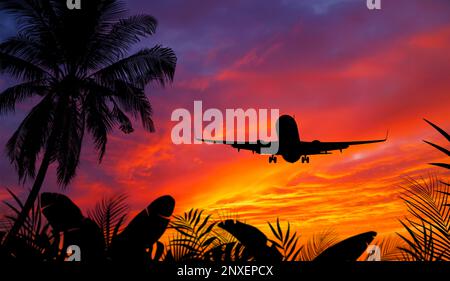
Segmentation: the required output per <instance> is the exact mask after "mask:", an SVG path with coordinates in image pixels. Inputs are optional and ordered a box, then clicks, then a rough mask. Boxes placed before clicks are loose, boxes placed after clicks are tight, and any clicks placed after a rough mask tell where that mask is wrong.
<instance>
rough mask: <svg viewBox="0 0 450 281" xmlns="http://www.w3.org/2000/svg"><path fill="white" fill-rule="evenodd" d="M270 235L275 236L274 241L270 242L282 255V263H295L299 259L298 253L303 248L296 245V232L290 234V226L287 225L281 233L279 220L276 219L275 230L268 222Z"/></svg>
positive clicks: (297, 238)
mask: <svg viewBox="0 0 450 281" xmlns="http://www.w3.org/2000/svg"><path fill="white" fill-rule="evenodd" d="M268 224H269V227H270V230H271V231H272V234H273V235H274V236H275V238H276V241H274V240H271V241H272V243H274V244H275V246H276V247H277V248H278V249H279V250H280V251H281V254H282V255H283V261H297V260H298V258H299V257H300V256H299V254H300V251H301V250H302V248H303V246H300V244H299V243H298V240H299V237H298V236H297V232H291V225H290V223H289V222H288V223H287V229H286V231H285V232H283V230H282V227H281V224H280V220H279V219H278V218H277V222H276V229H275V227H274V226H272V224H271V223H270V222H268Z"/></svg>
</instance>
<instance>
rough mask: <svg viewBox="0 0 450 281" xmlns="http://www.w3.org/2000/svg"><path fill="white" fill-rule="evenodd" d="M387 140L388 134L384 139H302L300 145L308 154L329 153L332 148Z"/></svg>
mask: <svg viewBox="0 0 450 281" xmlns="http://www.w3.org/2000/svg"><path fill="white" fill-rule="evenodd" d="M386 140H387V134H386V137H385V138H384V139H378V140H364V141H342V142H321V141H318V140H315V141H312V142H305V141H301V142H300V146H301V148H302V150H304V151H302V152H303V153H304V154H306V155H313V154H324V153H328V152H329V151H332V150H340V151H342V150H343V149H347V148H349V147H350V146H352V145H361V144H369V143H377V142H385V141H386Z"/></svg>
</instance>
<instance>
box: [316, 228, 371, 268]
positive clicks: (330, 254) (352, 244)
mask: <svg viewBox="0 0 450 281" xmlns="http://www.w3.org/2000/svg"><path fill="white" fill-rule="evenodd" d="M376 235H377V233H376V232H374V231H369V232H365V233H361V234H358V235H355V236H352V237H350V238H347V239H345V240H343V241H341V242H339V243H337V244H335V245H333V246H331V247H329V248H327V249H326V250H325V251H323V252H322V253H321V254H320V255H318V256H317V257H316V258H315V259H314V260H313V261H318V262H337V261H356V260H357V259H358V258H359V257H360V256H361V255H362V254H363V253H364V251H365V250H366V249H367V246H368V245H369V244H370V243H371V242H372V241H373V239H374V238H375V236H376Z"/></svg>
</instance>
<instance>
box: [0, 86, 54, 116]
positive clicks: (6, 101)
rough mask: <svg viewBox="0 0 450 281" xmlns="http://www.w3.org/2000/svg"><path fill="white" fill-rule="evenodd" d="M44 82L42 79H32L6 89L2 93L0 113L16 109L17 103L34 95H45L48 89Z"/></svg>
mask: <svg viewBox="0 0 450 281" xmlns="http://www.w3.org/2000/svg"><path fill="white" fill-rule="evenodd" d="M44 83H45V82H44V81H42V80H37V81H30V82H25V83H22V84H18V85H15V86H12V87H9V88H8V89H6V90H4V91H3V92H2V93H1V94H0V114H4V113H7V112H9V111H14V110H15V107H16V104H17V103H21V102H23V101H24V100H26V99H28V98H31V97H33V96H34V95H40V96H42V95H44V94H45V91H46V87H45V85H44Z"/></svg>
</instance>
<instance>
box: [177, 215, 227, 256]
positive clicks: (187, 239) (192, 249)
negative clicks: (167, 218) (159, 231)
mask: <svg viewBox="0 0 450 281" xmlns="http://www.w3.org/2000/svg"><path fill="white" fill-rule="evenodd" d="M203 212H204V210H199V209H191V210H190V211H189V212H185V213H184V214H183V215H177V216H174V220H173V221H172V222H171V224H170V227H171V228H173V229H175V230H176V231H177V232H178V233H179V235H178V236H176V237H175V238H174V239H172V240H171V241H170V243H169V247H170V248H172V247H174V246H175V247H185V248H187V249H188V250H189V251H188V253H189V258H192V259H202V258H203V257H204V255H205V253H206V252H207V251H208V250H209V249H211V247H212V246H214V242H215V241H216V240H217V239H218V238H217V237H215V236H213V235H212V230H213V228H214V227H215V226H216V222H211V221H210V218H211V215H206V216H205V215H203Z"/></svg>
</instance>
